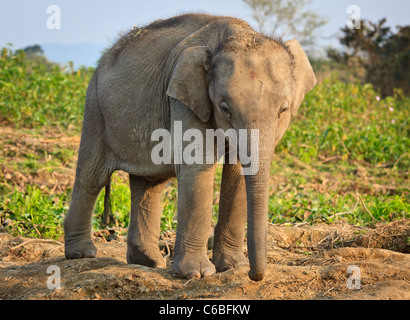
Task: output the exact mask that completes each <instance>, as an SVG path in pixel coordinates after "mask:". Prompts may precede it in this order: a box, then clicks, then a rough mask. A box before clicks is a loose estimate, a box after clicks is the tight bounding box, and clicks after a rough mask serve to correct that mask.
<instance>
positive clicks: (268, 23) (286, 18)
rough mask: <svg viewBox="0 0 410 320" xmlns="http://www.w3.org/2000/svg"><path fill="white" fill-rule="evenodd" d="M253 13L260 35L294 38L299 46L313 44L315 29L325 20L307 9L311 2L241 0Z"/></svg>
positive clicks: (324, 22) (309, 0)
mask: <svg viewBox="0 0 410 320" xmlns="http://www.w3.org/2000/svg"><path fill="white" fill-rule="evenodd" d="M243 1H244V2H245V3H246V4H247V5H249V6H250V7H251V9H252V11H253V15H252V16H253V18H254V19H255V21H256V22H257V23H258V29H259V31H260V32H262V33H269V34H272V35H274V36H277V37H280V38H283V39H285V40H287V39H289V38H296V39H297V40H298V41H299V42H300V43H301V45H303V46H306V47H309V46H312V45H313V44H314V40H315V38H316V32H317V29H318V28H320V27H321V26H323V25H324V24H326V22H327V21H326V19H324V18H323V17H321V16H319V15H318V14H316V13H315V12H313V11H311V10H309V9H307V8H306V7H307V5H308V4H310V3H311V0H243Z"/></svg>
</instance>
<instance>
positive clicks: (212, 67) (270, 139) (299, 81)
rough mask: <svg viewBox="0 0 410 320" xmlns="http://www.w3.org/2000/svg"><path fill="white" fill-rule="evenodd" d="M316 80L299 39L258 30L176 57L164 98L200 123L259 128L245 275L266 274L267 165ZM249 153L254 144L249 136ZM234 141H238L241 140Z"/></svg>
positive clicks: (249, 180) (249, 185) (249, 179)
mask: <svg viewBox="0 0 410 320" xmlns="http://www.w3.org/2000/svg"><path fill="white" fill-rule="evenodd" d="M315 84H316V78H315V75H314V73H313V70H312V67H311V65H310V64H309V61H308V59H307V57H306V54H305V53H304V51H303V49H302V47H301V46H300V44H299V42H298V41H296V40H290V41H287V42H285V43H281V42H278V41H275V40H273V39H271V38H268V37H264V36H261V35H259V34H257V35H252V36H251V37H248V38H246V36H244V35H237V36H236V37H235V36H233V37H230V38H229V39H228V40H226V41H225V42H224V43H222V44H220V45H219V46H218V48H217V49H215V50H212V49H210V48H209V47H205V46H195V47H190V48H187V49H185V50H184V51H183V52H182V53H181V55H180V56H179V59H178V62H177V65H176V67H175V69H174V72H173V74H172V78H171V81H170V83H169V86H168V91H167V94H168V96H170V97H172V98H175V99H177V100H179V101H181V102H182V103H184V104H185V105H186V106H187V107H189V108H190V109H191V110H192V111H193V112H194V113H195V114H196V115H197V116H198V117H199V119H200V120H202V121H203V122H208V121H213V123H214V124H216V126H217V127H218V128H221V129H223V130H228V129H230V128H233V129H234V130H237V131H238V130H239V129H246V130H247V132H248V133H250V132H251V130H252V129H257V130H259V144H258V159H259V170H258V171H257V172H255V173H254V174H251V175H246V176H245V181H246V193H247V206H248V207H247V209H248V218H247V219H248V231H247V234H248V253H249V261H250V267H251V268H250V272H249V276H250V278H251V279H253V280H261V279H262V278H263V277H264V275H265V272H266V261H267V257H266V256H267V254H266V240H267V212H268V199H269V174H270V163H271V161H272V157H273V154H274V150H275V147H276V145H277V144H278V142H279V140H280V139H281V138H282V136H283V134H284V132H285V131H286V129H287V128H288V126H289V123H290V119H291V116H292V115H293V116H294V115H295V114H296V112H297V110H298V109H299V106H300V104H301V103H302V101H303V99H304V96H305V95H306V94H307V93H308V92H309V91H310V90H312V89H313V87H314V86H315ZM246 141H247V151H248V154H251V152H252V148H254V147H255V146H253V145H252V144H251V143H250V141H251V139H250V136H248V139H247V140H246ZM238 143H241V142H240V141H239V142H238Z"/></svg>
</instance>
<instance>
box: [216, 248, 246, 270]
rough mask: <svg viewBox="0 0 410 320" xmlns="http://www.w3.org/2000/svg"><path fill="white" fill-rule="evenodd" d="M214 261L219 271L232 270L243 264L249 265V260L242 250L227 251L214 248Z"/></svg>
mask: <svg viewBox="0 0 410 320" xmlns="http://www.w3.org/2000/svg"><path fill="white" fill-rule="evenodd" d="M212 262H213V263H214V264H215V267H216V270H218V272H223V271H227V270H231V269H233V268H236V267H239V266H243V265H249V261H248V259H247V258H246V257H245V255H244V254H243V251H242V250H241V251H235V252H229V253H225V252H222V251H219V250H215V249H214V253H213V257H212Z"/></svg>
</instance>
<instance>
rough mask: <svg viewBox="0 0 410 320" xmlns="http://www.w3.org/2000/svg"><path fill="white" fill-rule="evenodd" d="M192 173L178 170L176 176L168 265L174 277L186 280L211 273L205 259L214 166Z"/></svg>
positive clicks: (212, 268) (209, 265)
mask: <svg viewBox="0 0 410 320" xmlns="http://www.w3.org/2000/svg"><path fill="white" fill-rule="evenodd" d="M192 169H193V168H191V169H187V170H182V172H180V173H179V175H178V226H177V234H176V240H175V259H174V262H173V265H172V271H173V274H174V276H177V277H180V278H186V279H194V278H200V277H201V276H202V277H205V276H208V275H211V274H213V273H215V266H214V265H213V264H212V263H211V262H210V260H209V258H208V255H207V242H208V237H209V233H210V230H211V225H212V201H213V181H214V171H215V170H214V169H215V166H212V167H208V168H207V169H206V170H198V171H196V170H195V169H194V170H192Z"/></svg>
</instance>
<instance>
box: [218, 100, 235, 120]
mask: <svg viewBox="0 0 410 320" xmlns="http://www.w3.org/2000/svg"><path fill="white" fill-rule="evenodd" d="M219 108H220V109H221V111H222V113H223V115H224V117H225V118H226V119H228V120H230V119H231V117H232V114H231V111H230V110H229V106H228V104H227V103H226V102H222V103H221V105H220V106H219Z"/></svg>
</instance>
